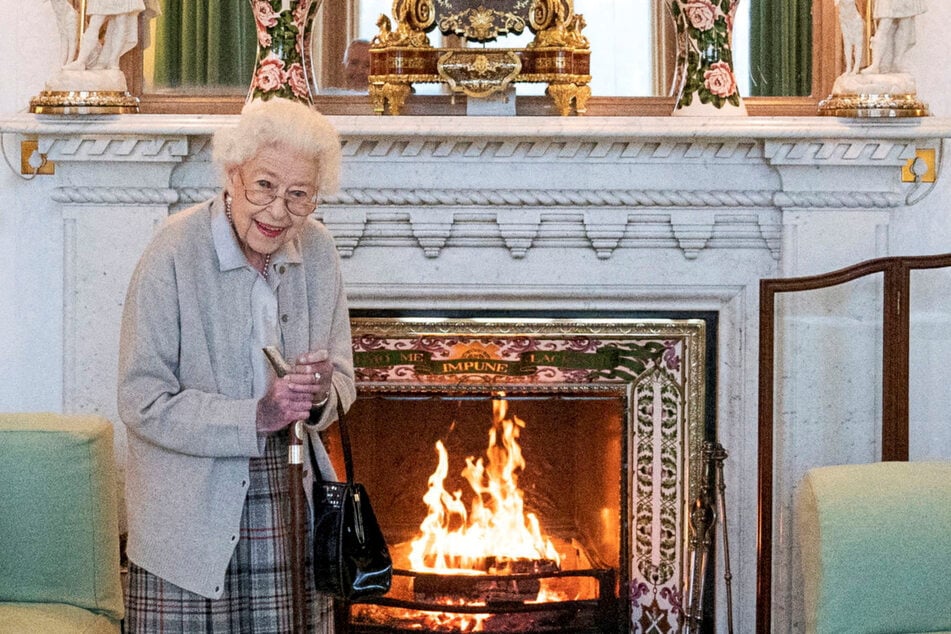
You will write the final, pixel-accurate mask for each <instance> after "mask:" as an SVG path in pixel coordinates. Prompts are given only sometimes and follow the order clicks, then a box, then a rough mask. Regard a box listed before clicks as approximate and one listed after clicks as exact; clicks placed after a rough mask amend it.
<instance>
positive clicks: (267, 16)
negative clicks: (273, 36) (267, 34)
mask: <svg viewBox="0 0 951 634" xmlns="http://www.w3.org/2000/svg"><path fill="white" fill-rule="evenodd" d="M278 17H280V16H278V14H277V12H275V11H274V9H273V8H271V3H270V2H268V0H255V2H254V21H255V22H257V25H258V28H259V29H262V28H265V29H268V28H271V27H272V26H274V25H276V24H277V19H278Z"/></svg>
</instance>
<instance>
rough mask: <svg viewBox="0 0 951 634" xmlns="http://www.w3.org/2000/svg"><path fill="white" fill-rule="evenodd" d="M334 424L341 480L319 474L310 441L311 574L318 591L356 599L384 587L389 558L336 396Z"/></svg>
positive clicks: (384, 590)
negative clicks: (358, 476)
mask: <svg viewBox="0 0 951 634" xmlns="http://www.w3.org/2000/svg"><path fill="white" fill-rule="evenodd" d="M337 426H338V427H339V429H340V441H341V446H342V447H343V459H344V463H345V464H346V470H347V481H346V482H328V481H321V480H320V470H319V469H318V468H317V462H316V456H315V455H314V448H313V444H311V445H310V452H309V453H310V463H311V464H310V468H311V469H312V471H311V472H312V473H313V474H314V489H313V494H314V497H313V501H314V579H315V581H316V586H317V591H318V592H323V593H326V594H330V595H333V596H334V597H336V598H338V599H343V600H346V601H357V600H360V599H368V598H373V597H379V596H382V595H384V594H386V593H387V592H388V591H389V589H390V583H391V582H392V579H393V562H392V560H391V559H390V551H389V549H388V548H387V545H386V539H384V537H383V532H382V531H381V530H380V525H379V524H378V523H377V521H376V515H375V514H374V513H373V507H371V506H370V497H369V496H368V495H367V492H366V489H364V488H363V485H362V484H359V483H357V482H354V480H353V460H352V458H351V455H350V435H349V434H348V433H347V422H346V419H345V417H344V412H343V407H342V406H341V405H340V398H339V396H338V398H337Z"/></svg>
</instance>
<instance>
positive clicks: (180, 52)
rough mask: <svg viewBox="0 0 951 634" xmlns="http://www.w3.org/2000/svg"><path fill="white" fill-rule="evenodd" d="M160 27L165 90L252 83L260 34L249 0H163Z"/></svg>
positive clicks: (160, 83) (160, 76)
mask: <svg viewBox="0 0 951 634" xmlns="http://www.w3.org/2000/svg"><path fill="white" fill-rule="evenodd" d="M155 31H156V34H155V85H156V86H157V87H158V88H159V89H161V88H177V87H180V86H187V87H203V86H204V87H212V86H236V87H240V88H242V90H246V89H247V87H248V85H249V84H250V82H251V73H252V72H253V71H254V59H255V56H256V55H257V36H256V32H255V27H254V16H253V15H252V13H251V4H250V3H249V2H248V0H211V1H209V0H162V14H161V15H160V16H158V17H157V18H156V25H155Z"/></svg>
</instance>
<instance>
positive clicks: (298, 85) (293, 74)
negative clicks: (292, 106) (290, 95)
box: [287, 62, 308, 99]
mask: <svg viewBox="0 0 951 634" xmlns="http://www.w3.org/2000/svg"><path fill="white" fill-rule="evenodd" d="M287 83H288V84H290V87H291V90H292V91H293V92H294V95H296V96H297V97H300V98H301V99H307V98H308V92H307V75H305V74H304V67H303V66H302V65H300V64H299V63H297V62H294V63H293V64H291V65H290V66H289V67H288V69H287Z"/></svg>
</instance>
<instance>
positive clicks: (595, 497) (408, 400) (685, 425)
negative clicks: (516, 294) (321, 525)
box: [327, 317, 710, 633]
mask: <svg viewBox="0 0 951 634" xmlns="http://www.w3.org/2000/svg"><path fill="white" fill-rule="evenodd" d="M352 325H353V342H354V362H355V367H356V374H357V381H358V399H357V402H356V403H355V404H354V406H353V408H352V409H351V414H350V416H349V417H348V420H349V421H350V429H351V431H350V433H351V437H352V442H353V445H354V454H355V455H354V460H355V468H356V472H357V474H358V477H359V479H360V480H361V481H362V482H363V483H364V484H365V485H366V486H367V489H368V492H369V493H370V495H371V496H372V498H373V501H374V507H375V509H376V512H377V515H378V517H379V520H380V523H381V525H382V526H383V529H384V533H385V534H386V536H387V541H388V542H389V544H390V547H391V554H392V555H393V558H394V564H395V567H396V568H397V573H396V575H395V577H394V583H393V588H392V590H391V591H390V593H388V594H387V596H385V597H383V598H381V599H378V600H375V601H372V602H369V603H362V604H355V605H352V606H350V607H349V609H348V610H347V611H346V613H344V614H341V615H340V618H339V620H340V621H342V622H339V623H338V630H337V631H350V632H366V633H370V632H418V631H434V632H440V631H442V632H469V631H481V632H634V631H646V630H648V629H649V628H648V627H647V625H646V624H648V623H653V624H655V625H656V626H657V627H659V629H658V631H667V629H666V628H669V629H671V630H673V629H676V628H677V627H678V626H679V624H680V621H681V615H682V610H683V608H684V602H685V599H684V588H685V587H686V584H685V575H686V570H687V562H688V557H689V553H688V552H687V549H686V547H687V543H688V541H689V536H688V535H686V534H685V532H684V531H685V525H686V521H685V520H686V517H687V511H686V509H687V507H689V504H690V502H691V501H692V500H693V499H694V498H695V496H696V494H697V493H698V477H699V449H700V444H701V443H702V440H703V439H704V434H705V431H704V430H705V427H706V425H705V421H706V418H707V413H706V412H705V397H704V395H705V393H706V391H707V390H708V389H709V386H708V385H707V381H708V379H709V378H710V377H709V376H708V374H707V372H706V353H707V349H708V343H709V342H707V340H706V337H707V336H708V334H709V333H708V330H707V327H706V324H705V322H704V320H703V319H673V320H667V319H665V320H657V319H651V320H636V319H608V320H595V319H577V320H576V319H572V320H557V319H545V320H539V319H436V318H431V317H427V318H417V319H405V318H394V319H389V318H356V319H354V320H353V322H352ZM327 438H328V443H329V448H330V451H331V456H332V457H333V458H334V459H335V460H337V461H339V459H340V458H339V451H338V449H339V448H338V447H337V446H336V445H335V444H334V442H333V441H334V439H335V436H334V435H333V434H328V435H327ZM338 464H339V462H338ZM464 472H465V473H464ZM512 508H515V509H516V511H517V513H516V514H515V515H516V517H514V519H513V518H512V517H505V518H501V517H498V515H502V514H503V510H504V511H505V512H506V513H507V512H508V510H510V509H512ZM493 512H494V513H496V515H495V516H492V517H490V518H489V519H486V515H487V514H488V515H492V513H493ZM434 526H435V528H434ZM523 533H524V534H525V535H524V536H523V535H522V534H523ZM466 540H468V541H466ZM506 542H518V544H517V545H518V549H516V546H515V545H511V544H507V543H506ZM473 543H474V545H473ZM460 544H464V545H460ZM526 544H527V545H526ZM426 548H428V549H429V550H428V551H426ZM473 548H476V549H477V550H476V551H475V552H474V551H473ZM424 551H425V552H424Z"/></svg>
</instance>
